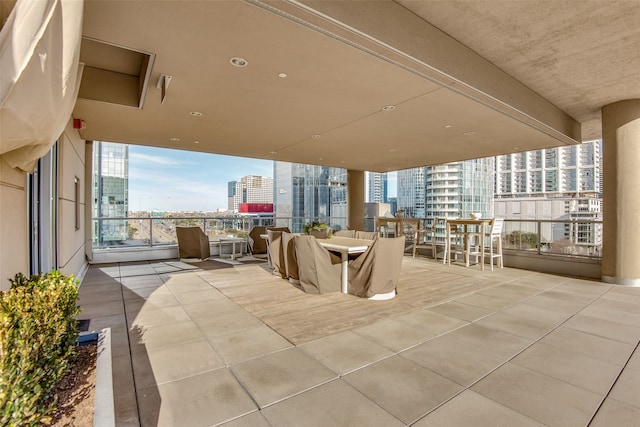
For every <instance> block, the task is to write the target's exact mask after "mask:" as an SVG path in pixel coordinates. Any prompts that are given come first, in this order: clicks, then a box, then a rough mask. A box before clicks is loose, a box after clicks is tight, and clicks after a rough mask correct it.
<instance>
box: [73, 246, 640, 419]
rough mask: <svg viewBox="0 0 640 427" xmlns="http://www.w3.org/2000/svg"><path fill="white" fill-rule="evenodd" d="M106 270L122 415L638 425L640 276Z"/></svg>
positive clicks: (103, 322) (448, 269) (101, 296)
mask: <svg viewBox="0 0 640 427" xmlns="http://www.w3.org/2000/svg"><path fill="white" fill-rule="evenodd" d="M199 265H200V267H198V266H196V265H194V264H187V263H183V262H179V261H178V260H162V261H152V262H135V263H131V262H128V263H112V264H103V265H92V266H91V267H90V269H89V270H88V271H87V272H86V274H85V276H84V278H83V280H82V284H81V286H80V304H81V306H82V308H83V312H82V314H81V317H82V318H86V319H91V320H90V328H91V329H98V328H103V327H110V328H111V331H112V332H111V333H112V342H113V348H112V354H113V364H114V369H113V375H114V378H113V383H114V392H115V410H116V422H117V424H118V425H125V424H126V425H138V424H140V425H218V424H222V423H225V422H228V421H233V422H234V423H238V424H243V425H273V426H283V425H305V426H326V425H336V423H339V424H342V425H348V424H349V425H384V426H394V425H398V426H400V425H415V426H422V425H446V424H448V425H451V424H453V425H481V424H487V425H496V424H504V425H534V424H535V425H538V424H544V425H560V424H562V425H580V426H584V425H593V426H598V425H618V426H624V425H634V423H635V422H636V421H637V419H638V418H637V416H638V413H639V411H640V409H639V408H640V406H639V401H638V394H637V393H636V392H635V391H637V381H636V380H637V375H638V369H639V368H640V354H638V351H637V345H638V342H639V340H640V327H638V325H639V324H640V317H639V315H638V313H639V312H640V288H627V287H616V286H612V285H608V284H603V283H599V282H596V281H590V280H580V279H575V278H569V277H563V276H558V275H549V274H542V273H536V272H531V271H526V270H520V269H511V268H504V269H502V270H500V269H498V270H496V271H494V272H490V271H484V272H483V271H480V269H479V268H477V266H476V267H471V268H466V267H464V266H463V265H459V264H454V265H451V266H447V265H442V264H441V263H439V262H435V261H433V260H431V259H429V258H425V257H417V258H411V257H409V256H406V257H405V258H404V260H403V271H402V275H401V279H400V283H399V285H398V295H397V297H396V298H395V299H393V300H390V301H384V302H381V301H368V300H365V299H361V298H357V297H353V296H351V295H346V294H340V293H332V294H324V295H310V294H305V293H304V292H302V291H301V290H299V289H298V288H297V287H295V286H294V285H291V284H290V283H288V282H287V281H284V280H282V279H279V278H277V277H276V276H274V275H272V274H271V273H270V271H268V269H267V268H266V264H264V263H262V264H255V263H248V264H240V265H235V266H232V265H229V264H223V263H216V262H215V261H210V262H207V263H202V264H199Z"/></svg>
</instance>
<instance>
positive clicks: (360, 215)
mask: <svg viewBox="0 0 640 427" xmlns="http://www.w3.org/2000/svg"><path fill="white" fill-rule="evenodd" d="M347 209H348V217H347V227H349V229H350V230H364V172H363V171H356V170H347Z"/></svg>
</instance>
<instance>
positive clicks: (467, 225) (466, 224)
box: [447, 218, 491, 271]
mask: <svg viewBox="0 0 640 427" xmlns="http://www.w3.org/2000/svg"><path fill="white" fill-rule="evenodd" d="M489 224H491V219H472V218H469V219H447V241H448V242H449V245H451V228H452V227H455V228H457V229H460V230H461V231H458V233H461V234H462V235H463V237H464V239H463V245H464V246H463V252H464V254H465V263H466V266H467V267H469V251H468V250H467V248H468V247H469V246H468V243H469V236H470V235H471V234H479V235H480V268H481V269H482V270H483V271H484V241H485V237H486V228H487V226H488V225H489ZM465 251H466V252H465ZM449 253H451V250H450V249H449ZM448 260H449V264H451V256H448Z"/></svg>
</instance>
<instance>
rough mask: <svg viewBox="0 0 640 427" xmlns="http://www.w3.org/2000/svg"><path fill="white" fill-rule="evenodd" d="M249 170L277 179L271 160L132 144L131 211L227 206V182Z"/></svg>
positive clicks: (391, 178)
mask: <svg viewBox="0 0 640 427" xmlns="http://www.w3.org/2000/svg"><path fill="white" fill-rule="evenodd" d="M246 175H259V176H268V177H270V178H273V161H271V160H259V159H248V158H243V157H232V156H221V155H216V154H207V153H197V152H194V151H184V150H169V149H164V148H155V147H144V146H140V145H129V210H132V211H150V210H157V211H167V212H171V211H215V210H216V209H227V183H228V182H229V181H239V180H240V178H242V177H243V176H246ZM395 185H396V184H395V173H393V174H391V176H389V196H390V197H393V196H395V193H396V187H395Z"/></svg>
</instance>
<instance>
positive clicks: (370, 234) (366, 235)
mask: <svg viewBox="0 0 640 427" xmlns="http://www.w3.org/2000/svg"><path fill="white" fill-rule="evenodd" d="M378 236H379V234H378V233H376V232H375V231H356V235H355V236H354V237H355V238H356V239H367V240H374V239H375V238H376V237H378Z"/></svg>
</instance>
